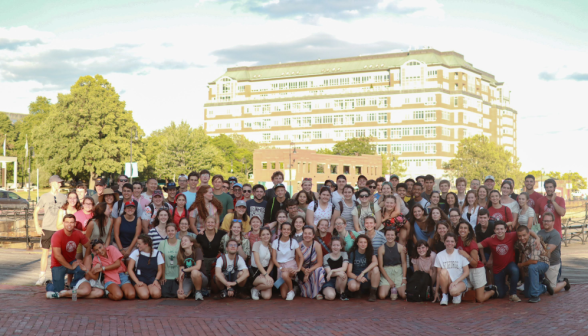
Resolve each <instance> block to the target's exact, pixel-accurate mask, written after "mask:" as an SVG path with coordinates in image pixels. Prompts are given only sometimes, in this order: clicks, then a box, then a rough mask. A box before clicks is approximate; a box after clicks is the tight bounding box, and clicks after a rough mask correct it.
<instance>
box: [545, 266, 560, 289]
mask: <svg viewBox="0 0 588 336" xmlns="http://www.w3.org/2000/svg"><path fill="white" fill-rule="evenodd" d="M560 267H561V264H557V265H551V266H549V268H548V269H547V272H545V277H546V278H547V280H549V284H551V287H553V288H555V286H557V276H558V274H559V268H560Z"/></svg>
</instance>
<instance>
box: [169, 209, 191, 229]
mask: <svg viewBox="0 0 588 336" xmlns="http://www.w3.org/2000/svg"><path fill="white" fill-rule="evenodd" d="M172 213H173V217H174V218H173V219H172V220H173V221H174V223H175V224H176V228H177V229H178V231H179V230H180V219H182V218H184V217H186V218H188V209H186V208H184V210H183V211H182V214H181V215H180V213H179V212H178V209H177V208H174V210H173V211H172Z"/></svg>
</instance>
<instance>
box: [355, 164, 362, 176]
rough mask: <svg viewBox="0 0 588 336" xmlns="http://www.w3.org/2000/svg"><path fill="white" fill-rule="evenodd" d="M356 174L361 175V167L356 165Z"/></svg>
mask: <svg viewBox="0 0 588 336" xmlns="http://www.w3.org/2000/svg"><path fill="white" fill-rule="evenodd" d="M355 175H361V167H360V166H355Z"/></svg>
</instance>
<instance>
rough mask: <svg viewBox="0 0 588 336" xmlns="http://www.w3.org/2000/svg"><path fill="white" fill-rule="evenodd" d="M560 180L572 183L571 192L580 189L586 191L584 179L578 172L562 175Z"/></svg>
mask: <svg viewBox="0 0 588 336" xmlns="http://www.w3.org/2000/svg"><path fill="white" fill-rule="evenodd" d="M562 180H567V181H570V182H571V183H572V190H573V191H578V190H580V189H586V185H587V183H586V178H585V177H583V176H582V175H580V173H578V172H573V173H572V172H570V173H564V174H563V175H562Z"/></svg>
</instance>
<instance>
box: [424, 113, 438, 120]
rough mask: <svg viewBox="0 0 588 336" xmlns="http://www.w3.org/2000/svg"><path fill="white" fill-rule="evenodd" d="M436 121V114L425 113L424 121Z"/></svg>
mask: <svg viewBox="0 0 588 336" xmlns="http://www.w3.org/2000/svg"><path fill="white" fill-rule="evenodd" d="M435 120H437V113H436V112H435V111H425V121H435Z"/></svg>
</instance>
